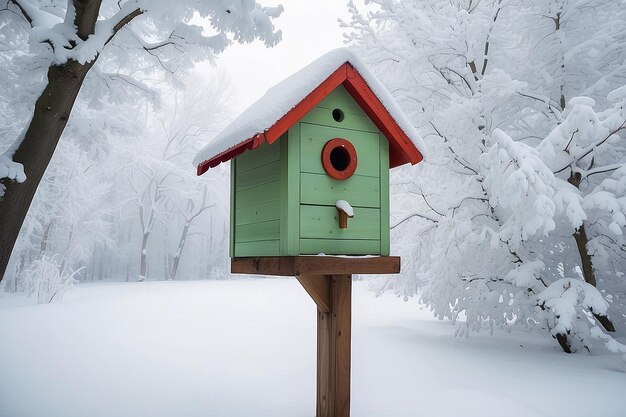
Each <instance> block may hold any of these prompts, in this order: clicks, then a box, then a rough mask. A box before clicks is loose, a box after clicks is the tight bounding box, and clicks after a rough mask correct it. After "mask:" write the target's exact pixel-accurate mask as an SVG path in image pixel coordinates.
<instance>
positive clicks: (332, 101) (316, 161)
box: [299, 87, 389, 255]
mask: <svg viewBox="0 0 626 417" xmlns="http://www.w3.org/2000/svg"><path fill="white" fill-rule="evenodd" d="M333 109H339V110H341V111H342V112H343V116H344V117H343V120H341V121H335V120H334V119H333V117H332V111H333ZM299 129H300V161H299V162H300V190H299V191H300V218H299V220H300V224H299V227H300V241H299V253H300V254H303V255H304V254H318V253H326V254H345V255H365V254H373V255H376V254H382V253H387V254H388V253H389V249H388V245H389V238H388V236H384V232H383V233H381V227H382V226H383V224H384V223H385V220H383V219H382V217H383V212H384V213H386V214H385V215H386V216H389V207H388V205H389V202H388V197H387V198H386V199H385V198H384V197H381V188H382V187H385V186H386V188H384V189H385V190H386V191H385V192H388V181H389V176H388V175H389V173H388V172H385V174H386V175H385V174H383V175H381V174H382V171H383V169H384V170H385V171H387V170H388V169H389V160H388V158H389V153H388V143H387V139H386V138H385V137H384V136H381V135H380V131H379V130H378V128H377V127H376V126H375V125H374V123H373V122H372V121H371V120H370V119H369V117H367V115H366V114H365V112H364V111H363V110H362V109H361V108H360V106H359V105H358V104H357V103H356V102H355V101H354V99H353V98H352V97H351V96H350V95H349V93H348V92H347V91H346V90H345V89H344V88H343V87H339V88H337V89H336V90H335V91H333V92H332V93H331V94H329V96H328V97H326V99H324V100H323V101H322V102H320V103H319V104H318V105H317V106H316V107H314V108H313V109H312V110H311V111H310V112H309V113H307V114H306V115H305V116H304V117H303V118H302V120H301V123H299ZM334 138H343V139H346V140H348V141H350V142H351V143H352V144H353V145H354V147H355V150H356V154H357V158H358V162H357V169H356V171H355V173H354V175H352V176H351V177H350V178H348V179H346V180H343V181H341V180H336V179H333V178H332V177H330V176H329V175H327V174H326V171H325V170H324V167H323V165H322V161H321V151H322V148H323V147H324V144H326V142H328V141H329V140H331V139H334ZM385 158H386V159H387V160H386V161H385ZM385 184H386V185H385ZM337 200H346V201H348V202H349V203H350V205H351V206H352V207H353V208H354V218H351V219H348V228H347V229H340V228H339V227H338V213H337V209H336V208H335V203H336V202H337ZM383 205H385V207H383ZM388 221H389V219H387V221H386V222H387V224H388ZM387 227H388V226H387Z"/></svg>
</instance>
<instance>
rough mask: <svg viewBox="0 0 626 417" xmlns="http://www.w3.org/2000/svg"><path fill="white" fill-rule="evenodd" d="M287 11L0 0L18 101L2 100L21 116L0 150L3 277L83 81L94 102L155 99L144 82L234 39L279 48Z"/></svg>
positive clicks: (252, 6)
mask: <svg viewBox="0 0 626 417" xmlns="http://www.w3.org/2000/svg"><path fill="white" fill-rule="evenodd" d="M281 11H282V7H276V8H268V7H262V6H261V5H259V4H258V3H256V1H254V0H241V1H231V0H210V1H202V0H185V1H177V2H172V1H163V0H150V1H148V0H126V1H124V0H122V1H113V0H111V1H108V0H106V1H103V0H69V1H61V0H2V1H0V19H1V20H0V44H1V45H2V48H3V50H4V49H6V50H7V55H6V56H7V58H6V61H4V60H5V58H3V61H4V62H2V63H3V64H6V65H7V66H8V68H7V70H6V72H7V73H8V76H7V77H6V78H5V77H4V76H3V80H1V81H0V83H2V86H3V87H4V86H5V85H6V86H7V88H6V90H5V91H7V92H8V93H9V94H10V93H11V92H16V94H15V96H14V98H15V99H17V101H18V103H16V104H13V103H12V102H13V101H15V100H11V99H7V97H6V96H5V97H2V100H1V101H0V103H2V104H1V105H2V108H3V109H7V108H11V107H14V108H15V109H19V110H20V111H21V112H22V113H20V114H19V115H18V117H17V119H16V120H17V122H16V123H11V126H10V128H9V129H5V130H4V132H3V137H4V139H3V141H4V142H5V143H4V144H3V147H2V148H1V149H0V152H2V154H0V192H1V193H2V194H3V195H4V196H3V197H2V200H0V276H4V272H5V269H6V266H7V263H8V260H9V256H10V254H11V251H12V249H13V246H14V243H15V240H16V239H17V236H18V233H19V230H20V227H21V226H22V223H23V220H24V218H25V216H26V213H27V211H28V207H29V206H30V203H31V200H32V198H33V196H34V194H35V191H36V189H37V186H38V185H39V182H40V180H41V178H42V177H43V175H44V172H45V170H46V167H47V165H48V163H49V161H50V159H51V157H52V155H53V153H54V150H55V148H56V146H57V143H58V141H59V138H60V137H61V134H62V133H63V131H64V129H65V126H66V124H67V123H68V120H69V118H70V114H71V110H72V107H73V105H74V102H75V100H76V97H77V96H78V93H79V91H80V90H81V88H82V86H83V84H84V83H85V82H88V83H90V84H91V86H90V88H88V91H85V92H84V93H83V94H84V95H85V96H86V98H87V99H88V101H89V102H90V105H91V106H92V107H93V108H97V107H98V106H99V105H100V104H101V102H102V99H103V98H107V99H108V100H110V101H112V102H115V101H118V102H123V101H125V100H128V99H129V98H131V97H129V96H145V97H155V92H154V91H153V88H151V87H149V86H148V85H146V83H144V82H142V81H141V80H142V79H145V78H146V77H147V76H153V77H158V78H164V77H166V78H170V81H173V82H176V76H177V75H180V74H181V73H182V72H184V69H185V68H188V67H190V64H191V63H193V62H195V61H198V60H202V59H212V58H213V57H214V56H215V55H216V54H219V53H220V52H222V51H223V50H224V48H226V47H227V46H228V44H229V43H230V42H231V41H232V40H235V41H238V42H248V41H252V40H254V39H261V40H263V41H264V42H265V44H266V45H268V46H271V45H274V44H275V43H276V42H278V41H279V40H280V32H279V31H275V30H274V26H273V24H272V19H273V18H275V17H276V16H278V15H279V14H280V12H281ZM196 22H197V23H196ZM202 22H204V23H205V24H204V27H203V26H201V24H202ZM25 42H28V45H29V46H28V49H27V48H26V47H25V46H24V45H25V44H26V43H25ZM9 59H10V62H9V61H8V60H9ZM44 79H45V80H44ZM29 80H30V81H33V80H34V81H39V82H34V83H33V82H27V81H29ZM42 80H43V82H42ZM14 112H15V110H13V111H9V112H8V113H7V115H11V114H12V113H14ZM23 113H27V114H30V116H24V114H23ZM18 132H20V133H18Z"/></svg>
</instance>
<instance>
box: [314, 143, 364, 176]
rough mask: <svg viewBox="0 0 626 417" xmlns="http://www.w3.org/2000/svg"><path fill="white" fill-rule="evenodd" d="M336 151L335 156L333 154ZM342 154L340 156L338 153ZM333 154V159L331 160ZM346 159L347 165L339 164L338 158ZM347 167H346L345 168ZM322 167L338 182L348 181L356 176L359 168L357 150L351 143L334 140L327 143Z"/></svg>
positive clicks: (324, 148)
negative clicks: (355, 173) (355, 172)
mask: <svg viewBox="0 0 626 417" xmlns="http://www.w3.org/2000/svg"><path fill="white" fill-rule="evenodd" d="M333 151H334V154H333ZM338 152H340V154H339V155H337V153H338ZM331 154H333V158H331ZM337 156H339V157H340V158H341V159H343V158H346V159H347V163H341V164H338V163H337V161H336V157H337ZM343 165H345V166H343ZM322 166H323V167H324V171H326V173H327V174H328V175H330V176H331V177H332V178H334V179H336V180H346V179H348V178H350V177H351V176H352V174H354V171H356V166H357V157H356V149H354V145H353V144H352V143H350V142H349V141H347V140H345V139H341V138H334V139H331V140H329V141H328V142H326V144H325V145H324V147H323V148H322Z"/></svg>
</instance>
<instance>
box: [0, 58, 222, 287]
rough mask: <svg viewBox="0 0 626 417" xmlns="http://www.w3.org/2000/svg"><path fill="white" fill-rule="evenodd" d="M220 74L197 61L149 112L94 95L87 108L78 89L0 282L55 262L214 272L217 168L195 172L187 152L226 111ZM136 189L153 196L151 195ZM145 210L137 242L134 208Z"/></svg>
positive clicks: (64, 272) (188, 274)
mask: <svg viewBox="0 0 626 417" xmlns="http://www.w3.org/2000/svg"><path fill="white" fill-rule="evenodd" d="M226 80H227V79H226V78H225V76H224V75H221V74H216V73H212V72H211V73H207V71H206V70H204V71H203V73H202V74H199V73H192V74H190V76H189V77H187V80H186V83H187V86H185V87H184V88H183V89H174V90H169V91H168V93H167V94H164V99H163V100H162V105H161V106H160V108H159V110H158V111H157V112H156V114H152V113H153V112H152V111H151V110H150V108H149V107H147V106H145V105H144V106H136V105H134V104H132V103H131V104H117V105H110V104H107V103H106V102H104V103H103V105H105V106H106V107H105V108H103V110H93V109H90V108H88V104H87V103H85V101H84V99H83V98H79V99H78V101H77V103H76V105H75V108H74V116H73V122H72V123H70V124H69V125H68V128H67V129H66V132H65V136H64V139H63V140H62V141H61V142H60V144H59V147H58V150H57V152H55V154H54V157H53V159H52V161H51V163H50V167H49V168H48V170H47V172H46V174H45V175H44V178H43V179H42V182H41V185H40V187H39V189H38V191H37V194H36V196H35V198H34V200H33V204H32V207H31V209H30V211H29V215H28V216H27V218H26V221H25V223H24V226H23V228H22V232H21V233H20V237H19V239H18V241H17V243H16V246H15V249H14V256H13V257H12V258H11V263H10V264H9V268H8V269H7V273H6V276H5V280H4V281H3V285H4V288H5V289H6V290H8V291H29V292H35V291H34V290H33V288H34V287H33V284H32V283H34V282H35V281H34V279H35V278H38V277H43V276H45V274H40V273H38V272H40V271H42V270H43V269H45V270H46V271H48V272H49V271H51V270H52V269H54V268H55V267H57V266H58V267H59V268H60V269H59V271H58V273H57V274H56V275H55V276H57V277H69V276H71V277H73V279H77V280H79V281H92V280H127V281H130V280H133V281H134V280H139V279H143V277H147V278H148V279H155V280H156V279H198V278H208V277H214V276H221V274H222V272H223V270H225V269H226V266H227V265H226V264H225V263H224V261H223V259H225V254H226V251H227V244H226V243H225V241H224V239H225V236H226V230H227V226H226V225H227V221H228V219H227V216H228V214H227V213H228V210H227V198H226V197H222V196H227V195H228V186H227V184H225V183H224V181H223V178H224V175H226V173H225V172H224V171H223V169H218V170H216V172H215V173H213V174H211V175H208V176H206V175H205V176H203V177H196V175H195V170H194V169H193V166H191V164H190V161H191V159H192V158H193V156H194V155H195V153H196V152H197V150H198V149H199V148H200V147H201V146H202V142H203V141H204V140H207V139H209V138H211V137H212V135H214V134H215V133H216V132H217V131H219V130H220V128H221V127H223V124H224V123H225V121H226V120H225V118H226V115H227V114H228V113H227V112H228V108H229V100H230V98H231V96H232V94H233V93H232V90H231V89H230V88H229V86H228V82H227V81H226ZM144 104H147V102H144ZM156 183H158V184H159V187H158V188H156V187H153V186H151V185H154V184H156ZM136 190H137V191H144V190H145V191H146V194H147V195H149V196H152V199H153V200H154V196H155V195H156V196H158V201H157V204H154V205H153V204H152V202H151V200H150V199H148V198H145V199H144V198H141V194H140V193H138V192H137V191H136ZM152 209H154V210H152ZM151 213H152V223H151V224H150V228H149V233H148V234H147V235H148V236H147V239H146V241H145V242H144V234H145V231H144V227H142V226H141V224H142V222H141V215H142V214H143V215H144V219H149V218H150V216H151ZM146 224H147V222H146ZM144 251H145V252H144ZM144 255H145V256H144ZM142 270H143V272H144V274H143V275H142V274H141V271H142ZM57 281H58V280H57ZM57 281H55V282H57ZM37 288H39V287H37ZM41 288H47V286H43V287H41Z"/></svg>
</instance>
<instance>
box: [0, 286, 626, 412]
mask: <svg viewBox="0 0 626 417" xmlns="http://www.w3.org/2000/svg"><path fill="white" fill-rule="evenodd" d="M19 301H20V299H17V298H16V297H13V294H5V295H4V298H0V346H2V347H1V348H0V352H1V354H0V376H1V377H0V416H2V417H14V416H20V417H41V416H45V417H60V416H63V417H84V416H90V417H104V416H106V417H128V416H137V417H147V416H149V417H171V416H184V417H201V416H202V417H204V416H219V417H245V416H254V417H270V416H271V417H283V416H284V417H293V416H313V415H315V373H316V367H315V366H316V364H315V361H316V352H315V349H316V339H315V337H316V336H315V334H316V328H317V327H316V326H317V324H316V317H317V316H316V309H315V304H314V303H313V301H312V300H311V299H310V297H309V296H308V295H307V293H306V292H305V291H304V290H303V289H302V287H301V286H300V284H298V282H297V281H296V280H295V279H293V278H289V279H258V280H247V279H241V280H236V281H217V280H216V281H195V282H145V283H130V284H125V283H117V284H113V283H111V284H80V285H77V286H75V287H73V288H72V289H71V290H70V291H69V292H68V293H66V294H65V296H64V297H63V299H62V301H61V302H55V303H52V304H43V305H30V306H29V305H23V303H20V304H21V305H20V304H18V303H19ZM352 320H353V321H352V390H351V391H352V398H351V407H350V408H351V411H352V413H351V415H352V416H353V417H416V416H428V417H451V416H455V417H459V416H463V417H500V416H503V415H506V416H507V417H556V416H567V417H591V416H602V417H622V416H624V415H626V402H625V401H623V400H621V398H622V397H623V395H624V392H626V378H624V374H623V373H621V372H618V371H619V368H618V363H617V360H616V359H617V358H616V357H615V356H613V355H610V354H606V353H602V354H601V353H599V352H594V354H593V355H567V354H564V353H562V352H560V351H559V348H558V346H556V343H555V342H553V341H552V340H550V339H549V338H546V337H544V336H539V335H536V334H533V333H529V332H525V331H519V330H513V331H512V332H511V334H506V335H505V334H504V333H503V332H495V334H494V335H493V336H485V335H478V336H475V337H474V336H473V337H469V338H465V337H456V338H455V337H453V336H452V335H451V333H452V331H451V327H450V325H449V324H448V323H445V322H442V321H439V320H437V319H436V318H435V317H433V316H432V313H431V312H430V311H429V310H428V309H420V308H419V305H418V303H417V297H416V298H413V299H410V300H409V301H408V302H402V301H401V300H399V299H398V298H396V297H395V296H394V295H393V294H391V293H389V292H388V293H385V294H382V295H381V296H380V297H376V296H375V294H374V293H373V292H370V291H367V283H365V282H359V281H356V282H355V283H354V286H353V303H352ZM590 381H593V383H591V384H590V383H589V382H590ZM34 399H36V400H34Z"/></svg>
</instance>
